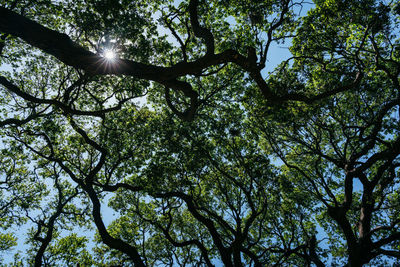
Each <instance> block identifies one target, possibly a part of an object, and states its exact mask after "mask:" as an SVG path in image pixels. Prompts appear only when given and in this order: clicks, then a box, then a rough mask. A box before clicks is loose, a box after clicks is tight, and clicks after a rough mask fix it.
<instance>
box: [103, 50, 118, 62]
mask: <svg viewBox="0 0 400 267" xmlns="http://www.w3.org/2000/svg"><path fill="white" fill-rule="evenodd" d="M115 56H116V55H115V52H114V51H112V50H106V51H104V57H105V58H106V59H108V60H113V59H115Z"/></svg>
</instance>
